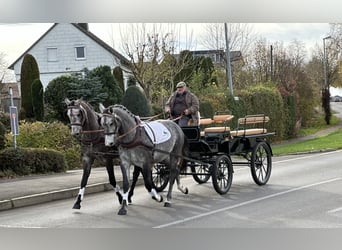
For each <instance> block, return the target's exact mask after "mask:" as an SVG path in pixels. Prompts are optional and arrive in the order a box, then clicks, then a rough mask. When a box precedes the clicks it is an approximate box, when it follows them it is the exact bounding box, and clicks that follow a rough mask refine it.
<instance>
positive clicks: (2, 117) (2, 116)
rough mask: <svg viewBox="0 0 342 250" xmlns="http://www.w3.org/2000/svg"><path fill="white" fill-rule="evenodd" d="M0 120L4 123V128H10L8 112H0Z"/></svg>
mask: <svg viewBox="0 0 342 250" xmlns="http://www.w3.org/2000/svg"><path fill="white" fill-rule="evenodd" d="M0 122H1V123H2V124H4V125H5V127H6V130H8V131H10V130H11V121H10V114H9V113H5V112H0Z"/></svg>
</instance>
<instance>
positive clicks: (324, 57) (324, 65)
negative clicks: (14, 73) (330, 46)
mask: <svg viewBox="0 0 342 250" xmlns="http://www.w3.org/2000/svg"><path fill="white" fill-rule="evenodd" d="M330 38H331V36H327V37H324V38H323V67H324V87H323V89H325V88H327V86H328V81H327V56H326V52H325V40H327V39H330Z"/></svg>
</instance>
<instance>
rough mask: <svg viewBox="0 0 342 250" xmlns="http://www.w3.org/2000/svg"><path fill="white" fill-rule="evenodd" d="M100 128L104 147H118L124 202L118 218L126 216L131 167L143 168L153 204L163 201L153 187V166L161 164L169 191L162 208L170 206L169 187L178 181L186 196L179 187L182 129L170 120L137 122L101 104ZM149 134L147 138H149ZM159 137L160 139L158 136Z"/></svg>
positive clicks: (122, 110) (183, 152)
mask: <svg viewBox="0 0 342 250" xmlns="http://www.w3.org/2000/svg"><path fill="white" fill-rule="evenodd" d="M100 111H101V116H102V117H101V125H102V127H103V128H104V132H105V145H107V146H111V147H112V146H114V145H116V146H118V149H119V155H120V166H121V170H122V176H123V201H122V204H121V208H120V210H119V213H118V214H119V215H125V214H126V213H127V192H128V188H129V178H128V176H129V169H130V166H131V165H135V166H139V167H141V168H142V173H143V177H144V182H145V187H146V189H147V190H148V192H149V193H150V194H151V196H152V198H153V199H155V200H156V201H159V202H162V201H163V197H162V196H161V195H159V194H158V193H157V192H156V190H155V189H154V188H153V186H152V175H151V171H152V167H153V165H154V164H155V163H163V164H165V166H166V167H168V168H169V169H170V179H169V190H168V193H167V199H166V201H165V203H164V206H166V207H168V206H171V199H172V188H173V184H174V181H175V180H177V184H178V189H179V190H181V191H182V192H183V193H185V194H186V193H188V189H187V188H184V187H183V186H181V185H180V182H179V172H180V168H182V167H184V166H186V162H185V160H184V158H183V156H185V155H187V152H188V144H187V140H186V138H185V135H184V133H183V131H182V129H181V128H180V127H179V126H178V125H177V124H176V123H175V122H173V121H170V120H159V121H154V122H146V123H141V122H140V119H139V118H138V117H137V116H135V115H134V114H132V113H131V112H130V111H129V110H128V109H127V108H125V107H124V106H122V105H113V106H109V107H108V108H105V107H104V106H103V105H100ZM149 134H150V135H149ZM157 134H159V136H157Z"/></svg>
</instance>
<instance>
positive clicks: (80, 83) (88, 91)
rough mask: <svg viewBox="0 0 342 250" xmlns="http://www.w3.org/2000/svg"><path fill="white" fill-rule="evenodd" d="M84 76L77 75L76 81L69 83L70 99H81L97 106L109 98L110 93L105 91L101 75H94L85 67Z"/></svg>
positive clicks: (68, 94)
mask: <svg viewBox="0 0 342 250" xmlns="http://www.w3.org/2000/svg"><path fill="white" fill-rule="evenodd" d="M84 72H85V75H84V77H81V76H79V77H75V78H74V82H72V83H69V87H70V89H69V90H68V93H67V96H68V97H69V99H80V98H82V99H83V100H85V101H87V102H89V103H90V104H91V105H93V106H97V105H98V104H99V103H100V102H101V103H104V102H105V101H106V100H107V98H108V93H107V92H105V91H104V88H103V84H102V82H101V79H100V77H98V76H94V75H93V74H91V73H90V71H89V70H87V69H84Z"/></svg>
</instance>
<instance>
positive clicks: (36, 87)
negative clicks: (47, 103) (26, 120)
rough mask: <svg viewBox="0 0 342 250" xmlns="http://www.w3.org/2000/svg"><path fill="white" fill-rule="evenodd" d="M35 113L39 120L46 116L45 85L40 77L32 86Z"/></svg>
mask: <svg viewBox="0 0 342 250" xmlns="http://www.w3.org/2000/svg"><path fill="white" fill-rule="evenodd" d="M31 96H32V107H33V114H34V117H35V118H36V120H37V121H42V120H43V118H44V94H43V85H42V82H41V81H40V80H39V79H36V80H34V81H33V83H32V86H31Z"/></svg>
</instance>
